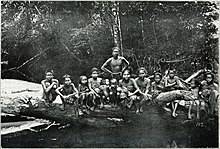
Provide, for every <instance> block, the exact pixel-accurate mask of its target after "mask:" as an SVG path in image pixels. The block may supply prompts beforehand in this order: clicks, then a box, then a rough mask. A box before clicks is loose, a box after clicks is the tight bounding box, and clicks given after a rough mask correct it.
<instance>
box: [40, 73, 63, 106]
mask: <svg viewBox="0 0 220 149" xmlns="http://www.w3.org/2000/svg"><path fill="white" fill-rule="evenodd" d="M45 74H46V76H45V79H44V80H42V81H41V85H42V87H43V99H44V100H45V105H46V106H47V107H50V106H51V104H52V102H53V101H54V100H55V99H56V97H57V94H56V92H55V90H56V88H57V87H58V86H59V81H58V80H57V79H54V76H53V70H49V71H47V72H46V73H45Z"/></svg>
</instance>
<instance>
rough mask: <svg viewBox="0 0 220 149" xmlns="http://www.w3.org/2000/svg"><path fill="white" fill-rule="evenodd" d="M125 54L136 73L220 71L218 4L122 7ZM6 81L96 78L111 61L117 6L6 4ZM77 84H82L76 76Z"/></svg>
mask: <svg viewBox="0 0 220 149" xmlns="http://www.w3.org/2000/svg"><path fill="white" fill-rule="evenodd" d="M117 4H118V5H117V7H118V15H119V19H120V29H121V41H120V42H121V45H122V52H123V55H124V56H125V57H126V58H127V59H128V60H129V61H130V62H131V66H132V68H133V70H134V72H135V71H136V70H137V69H138V67H141V66H144V67H146V69H147V70H148V72H149V74H152V73H153V72H154V71H156V70H159V69H160V71H162V72H163V71H164V70H165V69H167V68H168V67H174V68H176V69H177V71H178V74H179V75H180V76H181V77H183V78H184V77H186V76H188V75H189V74H191V73H192V72H193V71H196V70H198V69H200V68H204V67H207V66H209V67H212V69H213V70H214V71H217V69H218V55H219V54H218V38H217V37H216V33H217V28H216V25H215V24H214V23H213V22H214V21H216V20H217V19H218V17H219V16H218V12H217V11H218V9H219V8H218V4H217V3H214V2H178V3H177V2H149V1H146V2H144V1H141V2H136V1H135V2H133V1H129V2H125V1H120V2H117ZM1 8H2V9H1V17H2V20H1V22H2V23H1V31H2V35H1V39H2V42H1V43H2V44H1V49H2V50H1V54H2V55H1V56H2V61H5V60H8V65H5V64H2V72H1V74H2V78H20V79H21V78H22V79H26V80H31V81H35V82H39V81H40V80H41V79H42V78H43V77H44V72H45V71H46V70H47V69H53V70H54V71H55V76H56V77H57V78H58V79H60V78H61V77H62V75H63V74H64V73H69V74H71V75H72V76H73V77H74V78H76V77H79V75H82V74H86V75H89V74H90V70H91V68H92V67H98V68H100V67H101V65H102V64H103V63H104V61H105V60H106V59H107V58H108V57H110V56H111V48H112V47H113V46H114V44H115V43H114V36H113V31H112V25H113V24H114V16H113V12H112V10H113V8H114V5H113V2H111V1H106V2H104V1H103V2H102V1H98V2H92V1H90V2H83V1H71V2H68V1H66V2H59V1H2V2H1ZM73 80H75V81H76V80H77V79H73Z"/></svg>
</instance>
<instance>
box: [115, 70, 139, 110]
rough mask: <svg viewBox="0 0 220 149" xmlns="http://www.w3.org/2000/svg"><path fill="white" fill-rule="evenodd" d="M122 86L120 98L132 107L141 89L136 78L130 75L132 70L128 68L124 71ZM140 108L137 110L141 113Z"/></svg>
mask: <svg viewBox="0 0 220 149" xmlns="http://www.w3.org/2000/svg"><path fill="white" fill-rule="evenodd" d="M119 87H121V94H120V99H121V101H124V106H126V107H128V108H131V106H132V105H133V102H134V101H136V100H137V95H136V94H137V93H138V92H139V91H140V90H139V88H138V86H137V84H136V82H135V80H134V79H133V78H131V76H130V70H128V69H126V70H124V71H123V73H122V79H121V80H120V81H119ZM139 110H140V109H137V110H136V112H137V113H139Z"/></svg>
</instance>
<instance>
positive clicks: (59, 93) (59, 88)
mask: <svg viewBox="0 0 220 149" xmlns="http://www.w3.org/2000/svg"><path fill="white" fill-rule="evenodd" d="M62 88H63V85H61V86H60V87H58V88H57V89H56V90H55V92H56V93H57V94H58V95H60V96H61V97H62V98H64V99H65V98H67V96H64V95H63V94H61V92H60V90H61V89H62Z"/></svg>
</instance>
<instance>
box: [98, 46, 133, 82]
mask: <svg viewBox="0 0 220 149" xmlns="http://www.w3.org/2000/svg"><path fill="white" fill-rule="evenodd" d="M119 50H120V49H119V48H118V47H114V48H112V57H111V58H109V59H108V60H107V61H106V62H105V63H104V64H103V65H102V67H101V69H102V70H103V71H104V72H107V73H109V74H111V77H112V78H115V79H117V80H119V79H120V77H121V74H122V72H123V70H125V69H126V68H127V66H128V65H129V62H128V61H127V60H126V59H125V58H124V57H123V56H119ZM108 66H110V68H111V70H109V69H108V68H107V67H108Z"/></svg>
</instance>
